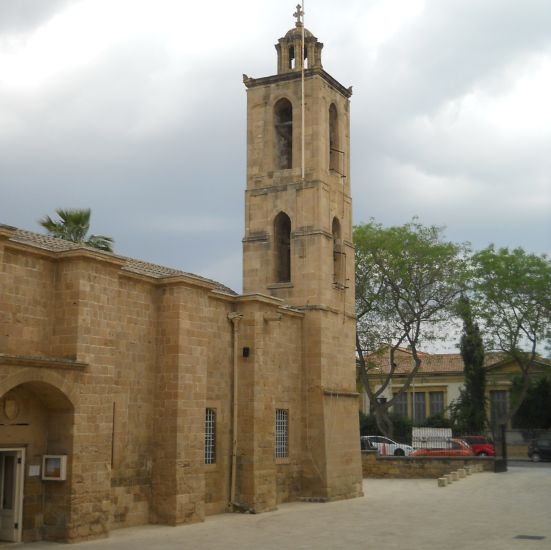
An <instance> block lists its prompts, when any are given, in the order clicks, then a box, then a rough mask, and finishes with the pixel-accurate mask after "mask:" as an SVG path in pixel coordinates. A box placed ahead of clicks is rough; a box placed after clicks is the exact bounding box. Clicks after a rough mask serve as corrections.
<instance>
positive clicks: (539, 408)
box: [511, 376, 551, 430]
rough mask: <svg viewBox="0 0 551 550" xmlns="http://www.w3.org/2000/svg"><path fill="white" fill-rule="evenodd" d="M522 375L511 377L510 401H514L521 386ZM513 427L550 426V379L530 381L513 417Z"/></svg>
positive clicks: (535, 428) (531, 428)
mask: <svg viewBox="0 0 551 550" xmlns="http://www.w3.org/2000/svg"><path fill="white" fill-rule="evenodd" d="M523 386H524V384H523V380H522V376H517V377H515V378H514V379H513V388H512V391H511V394H512V395H511V401H512V402H513V403H515V402H516V401H517V399H518V396H519V395H520V393H521V392H522V388H523ZM513 427H515V428H520V429H524V430H548V429H549V428H551V381H550V380H549V378H546V377H545V376H542V377H541V378H539V379H537V380H535V381H532V380H531V381H530V384H529V386H528V391H527V392H526V396H525V398H524V400H523V401H522V403H521V404H520V405H519V407H518V409H517V412H516V414H515V416H514V417H513Z"/></svg>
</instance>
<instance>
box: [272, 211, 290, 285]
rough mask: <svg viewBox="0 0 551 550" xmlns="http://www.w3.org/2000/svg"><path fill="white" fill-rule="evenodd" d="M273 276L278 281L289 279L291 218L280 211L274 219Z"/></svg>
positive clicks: (287, 280)
mask: <svg viewBox="0 0 551 550" xmlns="http://www.w3.org/2000/svg"><path fill="white" fill-rule="evenodd" d="M274 256H275V278H276V282H278V283H288V282H290V281H291V218H289V216H288V215H287V214H286V213H285V212H280V213H279V214H278V215H277V216H276V217H275V219H274Z"/></svg>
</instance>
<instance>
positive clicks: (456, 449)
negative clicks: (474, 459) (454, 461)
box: [410, 438, 474, 457]
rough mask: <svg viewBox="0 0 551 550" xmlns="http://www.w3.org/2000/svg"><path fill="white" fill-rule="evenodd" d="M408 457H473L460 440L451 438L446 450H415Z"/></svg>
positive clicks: (470, 450)
mask: <svg viewBox="0 0 551 550" xmlns="http://www.w3.org/2000/svg"><path fill="white" fill-rule="evenodd" d="M410 456H413V457H415V456H474V452H473V450H472V449H471V447H470V445H469V444H468V443H466V442H465V441H463V440H462V439H455V438H452V439H450V441H449V447H448V448H447V449H417V450H415V451H413V452H412V453H411V455H410Z"/></svg>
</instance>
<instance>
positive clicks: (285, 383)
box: [236, 298, 303, 512]
mask: <svg viewBox="0 0 551 550" xmlns="http://www.w3.org/2000/svg"><path fill="white" fill-rule="evenodd" d="M280 304H281V302H280V301H279V300H274V299H268V298H259V299H258V300H249V301H242V302H241V303H240V304H239V309H238V311H239V312H240V313H242V314H243V319H242V320H241V321H240V323H239V324H240V328H239V331H240V333H239V342H240V343H239V349H242V347H248V348H249V350H250V355H249V356H248V357H240V358H239V366H238V368H239V391H238V410H239V413H238V457H237V468H238V469H237V473H238V477H237V494H236V500H237V503H238V504H239V505H240V507H242V508H244V509H250V510H254V511H255V512H263V511H268V510H273V509H275V508H276V506H277V504H278V503H279V502H284V501H288V500H294V499H296V498H297V497H298V496H299V495H300V494H301V473H302V472H301V466H302V465H301V458H302V453H303V443H302V428H301V426H302V400H301V395H302V387H301V372H302V369H303V363H302V318H303V316H302V315H301V314H297V313H293V312H285V311H284V310H280V309H279V306H280ZM276 409H284V410H286V411H288V418H289V440H288V450H289V451H288V456H287V457H284V458H277V459H276V458H275V415H276Z"/></svg>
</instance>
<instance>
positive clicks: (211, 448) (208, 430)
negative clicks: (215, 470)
mask: <svg viewBox="0 0 551 550" xmlns="http://www.w3.org/2000/svg"><path fill="white" fill-rule="evenodd" d="M205 464H216V411H215V410H214V409H206V411H205Z"/></svg>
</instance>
